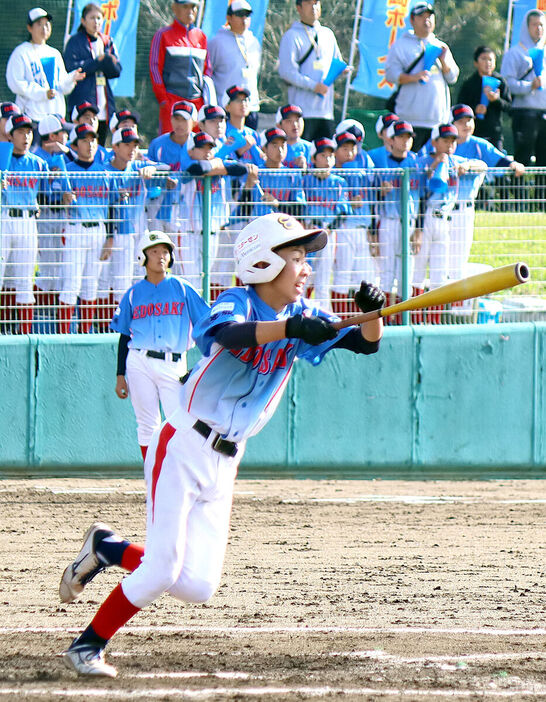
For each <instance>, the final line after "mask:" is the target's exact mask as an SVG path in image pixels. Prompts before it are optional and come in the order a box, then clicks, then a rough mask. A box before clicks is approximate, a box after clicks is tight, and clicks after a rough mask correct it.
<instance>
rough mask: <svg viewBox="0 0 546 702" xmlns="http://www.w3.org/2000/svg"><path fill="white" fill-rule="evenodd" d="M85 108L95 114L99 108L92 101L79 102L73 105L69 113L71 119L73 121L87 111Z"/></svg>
mask: <svg viewBox="0 0 546 702" xmlns="http://www.w3.org/2000/svg"><path fill="white" fill-rule="evenodd" d="M87 110H91V112H94V113H95V114H96V115H98V114H99V108H98V107H97V106H96V105H93V103H92V102H88V101H87V100H86V101H85V102H80V104H79V105H74V109H73V110H72V114H71V115H70V117H71V119H72V121H73V122H74V121H75V120H77V119H79V118H80V117H81V116H82V115H83V113H84V112H87Z"/></svg>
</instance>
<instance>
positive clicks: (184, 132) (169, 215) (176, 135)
mask: <svg viewBox="0 0 546 702" xmlns="http://www.w3.org/2000/svg"><path fill="white" fill-rule="evenodd" d="M196 118H197V111H196V109H195V105H193V104H192V103H191V102H185V101H184V100H180V101H179V102H175V103H174V105H173V106H172V114H171V123H172V127H173V130H172V132H167V133H165V134H161V136H158V137H156V138H155V139H152V141H151V142H150V146H149V147H148V158H149V159H150V160H152V161H155V162H160V163H166V164H167V165H168V166H170V169H171V173H173V174H174V173H181V172H183V171H185V170H186V168H187V167H188V166H189V165H190V163H191V158H190V157H189V156H188V149H187V141H188V137H189V136H190V134H191V133H192V130H193V127H194V124H195V120H196ZM183 182H184V179H181V178H180V177H179V178H178V179H176V180H175V181H171V180H169V181H167V186H166V190H164V191H163V192H162V193H159V194H157V193H154V197H153V198H150V197H148V201H147V211H148V226H149V228H150V229H154V230H160V231H164V232H171V233H173V232H180V231H181V228H182V227H183V226H184V223H183V222H181V221H180V204H181V201H182V185H183Z"/></svg>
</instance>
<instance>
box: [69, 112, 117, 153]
mask: <svg viewBox="0 0 546 702" xmlns="http://www.w3.org/2000/svg"><path fill="white" fill-rule="evenodd" d="M98 115H99V108H98V107H97V106H96V105H94V104H93V103H92V102H81V103H80V104H79V105H74V108H73V109H72V115H71V119H72V124H73V126H74V127H76V126H77V125H78V124H88V125H90V126H91V127H92V128H93V129H94V130H95V131H96V132H97V134H98V129H99V117H98ZM72 155H73V156H75V154H74V153H73V154H72ZM110 158H111V153H110V151H108V149H107V148H105V147H104V146H102V145H101V144H97V153H96V154H95V160H96V161H99V162H101V163H106V162H107V161H109V160H110Z"/></svg>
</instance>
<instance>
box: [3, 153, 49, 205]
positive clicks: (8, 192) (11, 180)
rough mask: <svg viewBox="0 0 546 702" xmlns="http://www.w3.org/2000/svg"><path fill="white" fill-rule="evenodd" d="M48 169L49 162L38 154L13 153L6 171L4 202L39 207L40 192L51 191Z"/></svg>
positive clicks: (5, 203)
mask: <svg viewBox="0 0 546 702" xmlns="http://www.w3.org/2000/svg"><path fill="white" fill-rule="evenodd" d="M48 171H49V169H48V167H47V163H46V162H45V161H44V160H43V159H42V158H40V157H39V156H36V154H33V153H30V152H27V153H25V154H22V155H21V156H15V155H12V157H11V161H10V163H9V166H8V168H7V170H6V171H5V172H4V178H5V186H4V187H3V188H2V202H3V204H4V205H6V206H7V207H16V208H18V209H26V210H36V209H38V193H41V192H46V193H47V192H48V191H49V185H48V175H47V174H48Z"/></svg>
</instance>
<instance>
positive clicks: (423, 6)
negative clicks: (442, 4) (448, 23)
mask: <svg viewBox="0 0 546 702" xmlns="http://www.w3.org/2000/svg"><path fill="white" fill-rule="evenodd" d="M423 12H431V13H432V14H434V7H433V6H432V5H431V4H430V3H429V2H416V3H415V5H414V6H413V7H412V8H411V10H410V17H411V16H412V15H422V14H423Z"/></svg>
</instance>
